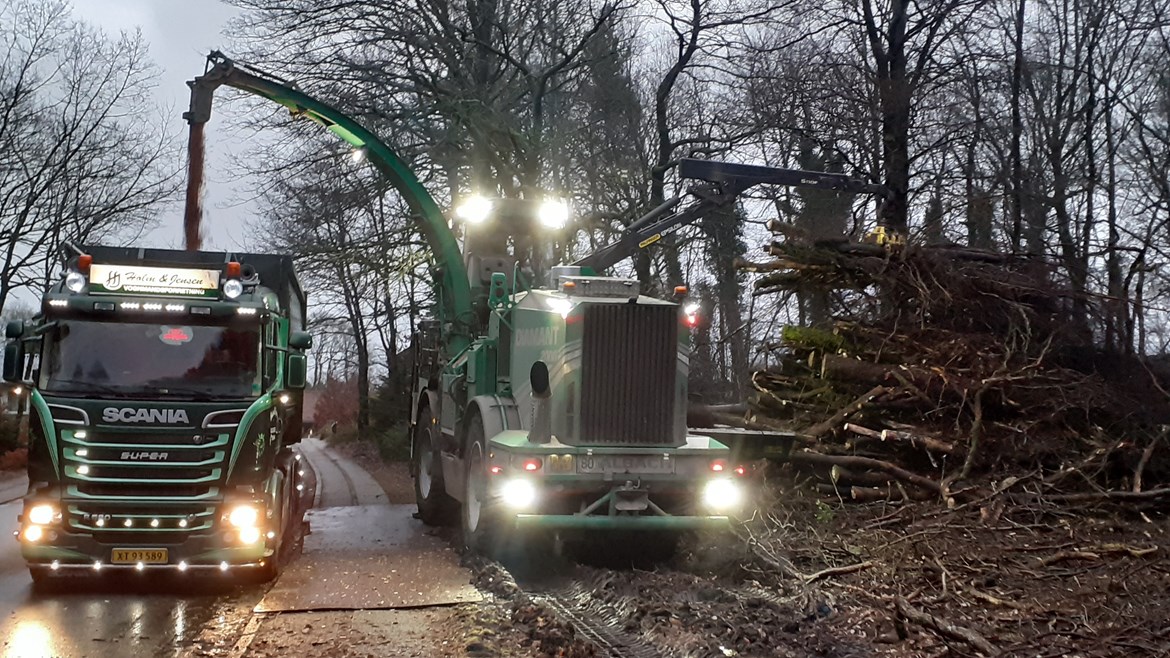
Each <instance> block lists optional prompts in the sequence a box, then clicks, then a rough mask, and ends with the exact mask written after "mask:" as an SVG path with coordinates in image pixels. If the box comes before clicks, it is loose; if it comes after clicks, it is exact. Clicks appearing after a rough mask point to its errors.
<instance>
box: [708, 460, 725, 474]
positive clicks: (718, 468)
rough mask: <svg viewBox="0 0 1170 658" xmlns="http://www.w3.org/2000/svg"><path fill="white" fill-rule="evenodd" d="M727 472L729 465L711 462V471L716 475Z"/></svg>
mask: <svg viewBox="0 0 1170 658" xmlns="http://www.w3.org/2000/svg"><path fill="white" fill-rule="evenodd" d="M725 470H727V464H724V463H723V462H721V461H714V462H711V471H712V472H714V473H722V472H723V471H725Z"/></svg>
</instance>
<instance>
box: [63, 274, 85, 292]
mask: <svg viewBox="0 0 1170 658" xmlns="http://www.w3.org/2000/svg"><path fill="white" fill-rule="evenodd" d="M65 287H66V288H68V289H69V290H71V291H73V292H81V291H82V289H84V288H85V275H84V274H82V273H81V272H70V273H69V274H66V275H65Z"/></svg>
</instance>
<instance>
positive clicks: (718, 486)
mask: <svg viewBox="0 0 1170 658" xmlns="http://www.w3.org/2000/svg"><path fill="white" fill-rule="evenodd" d="M741 502H743V489H741V488H740V486H739V485H738V484H736V483H735V482H732V481H731V480H727V479H724V478H720V479H718V480H711V481H710V482H708V483H707V485H706V486H705V487H703V504H704V505H706V506H707V507H709V508H711V509H713V510H717V511H727V510H730V509H734V508H736V507H738V506H739V504H740V503H741Z"/></svg>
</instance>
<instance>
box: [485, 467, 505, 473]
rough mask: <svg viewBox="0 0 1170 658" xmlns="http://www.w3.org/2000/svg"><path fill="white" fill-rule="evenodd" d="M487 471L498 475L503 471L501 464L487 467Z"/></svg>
mask: <svg viewBox="0 0 1170 658" xmlns="http://www.w3.org/2000/svg"><path fill="white" fill-rule="evenodd" d="M488 472H489V473H491V474H492V475H499V474H500V473H503V472H504V468H503V467H502V466H492V467H491V468H489V469H488Z"/></svg>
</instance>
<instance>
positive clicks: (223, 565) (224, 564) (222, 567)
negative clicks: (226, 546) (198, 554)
mask: <svg viewBox="0 0 1170 658" xmlns="http://www.w3.org/2000/svg"><path fill="white" fill-rule="evenodd" d="M219 570H220V571H227V570H228V563H227V562H220V563H219Z"/></svg>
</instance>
